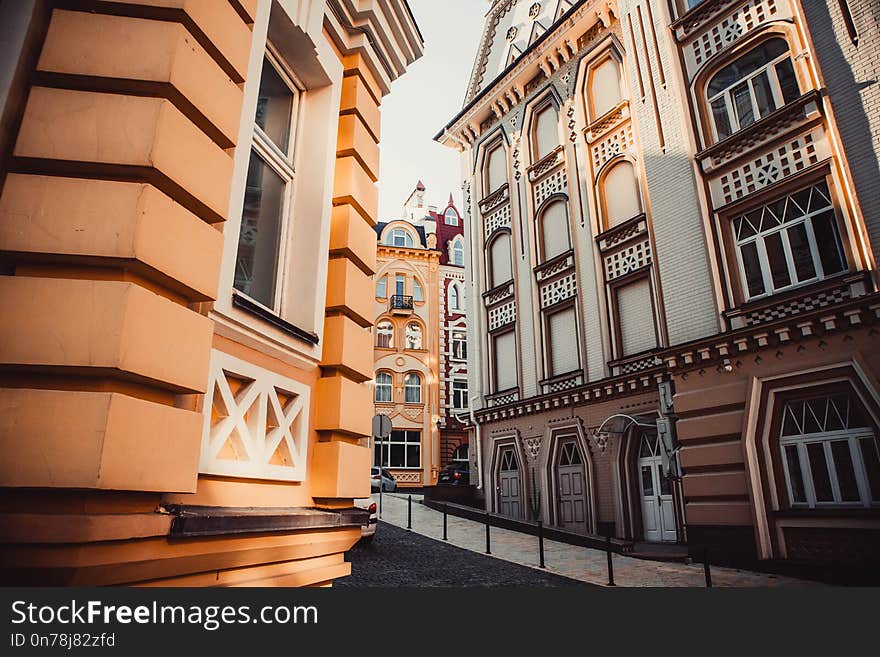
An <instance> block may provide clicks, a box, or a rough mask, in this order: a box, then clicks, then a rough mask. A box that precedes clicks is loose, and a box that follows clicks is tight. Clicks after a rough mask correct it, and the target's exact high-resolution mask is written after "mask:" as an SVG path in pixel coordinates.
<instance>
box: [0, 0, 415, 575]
mask: <svg viewBox="0 0 880 657" xmlns="http://www.w3.org/2000/svg"><path fill="white" fill-rule="evenodd" d="M62 4H63V7H62ZM69 7H75V9H71V8H69ZM0 32H2V33H3V37H4V38H3V39H2V40H0V43H2V46H0V49H2V50H0V61H2V66H0V110H2V116H0V156H2V158H3V159H2V163H3V164H2V170H0V308H2V309H3V310H2V312H0V376H2V382H0V449H2V452H3V459H2V462H0V487H2V495H0V504H2V508H0V563H2V567H0V581H3V582H4V583H28V584H31V583H40V584H55V585H57V584H72V585H103V584H138V585H176V586H201V585H221V586H229V585H273V586H288V585H318V584H329V583H330V582H332V580H333V579H334V578H336V577H340V576H344V575H346V574H348V572H349V569H350V566H349V565H348V564H346V563H345V561H344V552H345V551H346V550H347V549H348V548H350V547H351V545H352V544H353V543H354V542H355V541H356V540H357V539H358V537H359V534H360V523H361V521H362V520H363V518H362V517H361V515H362V514H360V513H358V512H356V511H354V510H352V507H353V503H352V500H353V499H354V498H357V497H362V496H366V495H368V494H369V483H368V470H369V465H370V460H371V454H370V450H369V449H367V448H366V447H363V446H361V445H360V441H361V440H362V439H363V438H364V437H366V436H368V435H369V433H370V417H371V415H372V411H373V409H372V398H371V391H370V387H369V384H368V383H367V382H368V381H369V380H371V379H372V377H373V363H372V360H371V358H370V353H371V349H370V342H371V335H370V327H371V325H372V323H373V319H374V313H373V308H372V307H371V306H370V303H369V299H370V296H371V295H370V294H369V290H370V289H371V287H372V286H373V282H372V279H371V277H372V275H373V274H374V273H375V268H376V248H375V240H374V239H372V237H373V232H372V231H373V226H374V225H375V223H376V213H377V197H378V193H377V188H376V186H375V184H374V183H375V182H376V181H377V179H378V174H379V171H378V161H379V155H378V145H377V144H378V141H379V137H380V107H379V106H380V103H381V99H382V97H383V96H384V95H385V94H387V93H388V91H389V87H390V84H391V82H392V81H393V80H394V79H396V78H397V77H398V76H400V75H402V74H403V73H404V72H405V70H406V67H407V65H408V64H410V63H412V62H413V61H414V60H415V59H416V58H418V57H419V56H420V55H421V52H422V40H421V36H420V34H419V32H418V28H417V26H416V25H415V22H414V19H413V16H412V14H411V13H410V11H409V8H408V6H407V3H406V2H405V0H361V1H360V2H358V3H356V4H355V5H354V6H353V4H352V3H350V2H343V1H339V0H327V2H319V3H316V2H309V1H306V0H275V1H272V0H211V1H207V0H201V1H200V0H114V1H110V2H106V1H102V2H97V1H95V2H92V1H90V0H85V1H83V2H77V3H76V4H75V5H70V3H56V2H52V1H49V0H26V1H22V2H15V3H8V2H7V3H3V5H2V6H0ZM343 400H345V401H344V404H343Z"/></svg>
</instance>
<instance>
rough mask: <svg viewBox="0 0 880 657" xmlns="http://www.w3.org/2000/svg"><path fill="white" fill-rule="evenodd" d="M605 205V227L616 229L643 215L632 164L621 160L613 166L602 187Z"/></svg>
mask: <svg viewBox="0 0 880 657" xmlns="http://www.w3.org/2000/svg"><path fill="white" fill-rule="evenodd" d="M600 189H601V194H602V200H603V201H604V205H605V227H606V229H608V228H614V227H615V226H618V225H620V224H622V223H623V222H625V221H629V220H630V219H632V218H633V217H636V216H638V215H640V214H641V213H642V200H641V196H640V195H639V183H638V180H637V179H636V169H635V167H634V166H633V165H632V162H629V161H628V160H621V161H620V162H618V163H617V164H614V165H612V166H611V168H610V169H608V172H607V173H606V174H605V176H604V177H603V178H602V185H601V187H600Z"/></svg>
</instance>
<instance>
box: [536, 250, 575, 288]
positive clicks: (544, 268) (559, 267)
mask: <svg viewBox="0 0 880 657" xmlns="http://www.w3.org/2000/svg"><path fill="white" fill-rule="evenodd" d="M572 267H574V255H573V254H572V253H571V252H569V254H568V255H567V256H566V257H564V258H558V259H555V260H552V261H550V262H549V263H548V264H544V265H540V266H539V267H538V268H537V269H536V270H535V278H537V279H538V280H539V281H543V280H546V279H548V278H550V277H551V276H555V275H556V274H558V273H560V272H563V271H565V270H566V269H570V268H572Z"/></svg>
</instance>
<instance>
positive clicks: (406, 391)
mask: <svg viewBox="0 0 880 657" xmlns="http://www.w3.org/2000/svg"><path fill="white" fill-rule="evenodd" d="M413 378H415V379H416V380H417V381H418V382H419V383H418V385H413V384H412V383H410V381H412V380H413ZM422 384H423V380H422V375H421V374H419V373H418V372H407V373H406V376H405V377H404V379H403V400H404V402H405V403H407V404H421V403H422ZM411 390H415V391H417V393H418V394H417V395H414V396H416V397H417V398H416V399H410V391H411Z"/></svg>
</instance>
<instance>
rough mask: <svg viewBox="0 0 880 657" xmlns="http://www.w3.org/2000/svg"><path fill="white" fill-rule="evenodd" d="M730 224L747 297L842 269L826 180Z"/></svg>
mask: <svg viewBox="0 0 880 657" xmlns="http://www.w3.org/2000/svg"><path fill="white" fill-rule="evenodd" d="M732 228H733V234H734V241H735V243H736V253H737V260H738V264H739V270H740V275H741V278H742V284H743V291H744V297H745V298H746V300H750V299H755V298H758V297H762V296H765V295H771V294H775V293H777V292H780V291H782V290H786V289H789V288H793V287H796V286H799V285H803V284H805V283H810V282H812V281H817V280H821V279H823V278H825V277H827V276H831V275H833V274H837V273H840V272H842V271H845V270H846V269H847V266H846V261H845V258H844V255H843V248H842V246H841V242H840V234H839V230H838V226H837V218H836V216H835V212H834V205H833V203H832V201H831V193H830V191H829V189H828V185H827V183H826V182H825V181H821V182H818V183H815V184H813V185H810V186H809V187H806V188H804V189H801V190H799V191H797V192H793V193H791V194H788V195H786V196H784V197H782V198H779V199H777V200H775V201H773V202H772V203H768V204H766V205H763V206H761V207H759V208H757V209H755V210H751V211H749V212H747V213H745V214H742V215H739V216H736V217H735V218H734V219H733V226H732Z"/></svg>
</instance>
